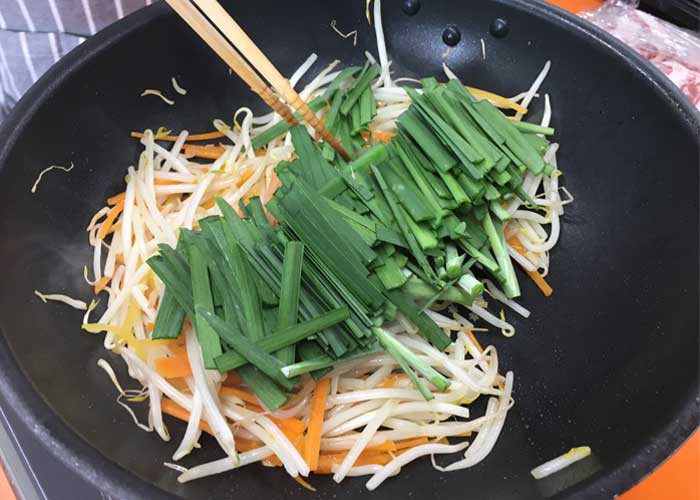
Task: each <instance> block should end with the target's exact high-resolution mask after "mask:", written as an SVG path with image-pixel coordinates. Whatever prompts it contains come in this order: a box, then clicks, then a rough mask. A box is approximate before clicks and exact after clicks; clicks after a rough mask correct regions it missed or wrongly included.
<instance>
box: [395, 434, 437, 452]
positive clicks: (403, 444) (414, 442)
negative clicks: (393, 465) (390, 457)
mask: <svg viewBox="0 0 700 500" xmlns="http://www.w3.org/2000/svg"><path fill="white" fill-rule="evenodd" d="M429 442H430V440H429V439H428V438H427V437H425V436H423V437H418V438H413V439H402V440H400V441H396V449H397V450H407V449H409V448H415V447H416V446H420V445H423V444H428V443H429Z"/></svg>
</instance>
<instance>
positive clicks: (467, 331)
mask: <svg viewBox="0 0 700 500" xmlns="http://www.w3.org/2000/svg"><path fill="white" fill-rule="evenodd" d="M462 331H463V332H464V334H465V335H466V336H467V337H469V340H471V341H472V342H474V345H475V346H476V348H477V349H479V352H484V348H483V347H481V344H479V341H478V340H476V336H475V335H474V332H472V331H471V330H462Z"/></svg>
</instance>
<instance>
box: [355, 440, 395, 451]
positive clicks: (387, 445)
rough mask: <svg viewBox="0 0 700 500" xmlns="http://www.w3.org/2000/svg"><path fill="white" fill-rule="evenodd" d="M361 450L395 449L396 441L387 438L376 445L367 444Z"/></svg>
mask: <svg viewBox="0 0 700 500" xmlns="http://www.w3.org/2000/svg"><path fill="white" fill-rule="evenodd" d="M363 451H396V443H395V442H394V441H392V440H387V441H384V442H383V443H382V444H378V445H376V446H368V447H367V448H365V449H364V450H363Z"/></svg>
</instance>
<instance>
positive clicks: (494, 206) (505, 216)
mask: <svg viewBox="0 0 700 500" xmlns="http://www.w3.org/2000/svg"><path fill="white" fill-rule="evenodd" d="M489 207H490V208H491V213H493V214H494V215H495V216H496V217H498V219H499V220H501V221H507V220H510V213H508V210H506V209H505V208H503V207H502V206H501V204H500V203H499V202H498V201H492V202H491V203H490V204H489Z"/></svg>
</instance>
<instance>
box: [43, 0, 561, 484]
mask: <svg viewBox="0 0 700 500" xmlns="http://www.w3.org/2000/svg"><path fill="white" fill-rule="evenodd" d="M374 8H375V11H374V24H375V29H376V31H377V40H378V50H379V63H377V61H376V60H375V59H374V57H373V56H372V55H371V54H369V53H367V59H368V60H367V63H366V64H364V65H363V66H356V67H355V66H353V67H348V68H345V69H342V70H336V67H337V65H338V61H335V62H333V63H332V64H330V65H329V66H328V67H326V68H324V69H323V70H322V71H321V72H320V73H318V74H317V75H316V76H315V77H314V78H313V79H312V80H311V81H310V83H308V85H306V87H305V88H304V89H303V90H302V91H301V93H300V95H301V96H302V98H303V99H305V100H306V101H307V102H308V104H309V106H310V107H311V109H312V110H313V111H314V112H316V113H317V114H318V116H319V117H320V118H322V119H323V120H325V126H326V127H327V128H328V130H329V131H330V132H331V133H332V134H333V135H334V136H335V137H337V138H338V139H339V141H340V142H341V143H342V145H343V147H344V149H345V150H346V151H348V152H349V153H350V154H351V156H352V158H353V159H352V160H351V161H349V162H346V161H344V160H343V159H342V158H340V157H339V156H338V155H337V154H336V152H335V151H334V150H333V148H332V147H330V146H329V145H328V144H325V143H323V142H317V141H316V140H315V139H314V137H313V136H311V135H310V131H309V130H307V128H306V127H305V126H303V125H295V126H293V127H292V126H290V125H289V124H288V123H286V122H284V121H281V119H280V117H279V116H277V115H275V114H274V113H270V114H268V115H264V116H254V115H253V113H252V112H251V110H250V109H248V108H241V109H239V110H238V111H237V112H236V113H235V115H234V119H233V123H232V124H227V123H225V122H224V121H221V120H215V121H214V127H215V129H216V130H215V131H213V132H207V133H203V134H189V133H188V132H187V131H182V132H180V133H179V134H176V135H173V134H172V132H171V131H170V130H165V129H164V128H160V129H158V130H157V131H156V132H155V133H154V132H153V131H151V130H146V131H145V132H143V133H140V132H139V133H136V132H135V133H133V134H132V135H133V136H135V137H137V138H139V140H140V142H141V144H142V145H143V147H144V150H143V152H142V153H141V155H140V158H139V162H138V166H137V167H136V168H134V167H130V168H129V169H128V174H127V177H126V189H125V191H124V192H123V193H120V194H118V195H116V196H114V197H112V198H110V199H109V200H107V204H106V206H105V207H104V208H102V209H101V210H99V211H98V212H97V213H96V214H95V216H94V217H93V220H92V221H91V222H90V224H89V226H88V234H89V239H90V244H91V245H92V246H93V247H94V261H93V265H92V274H93V279H92V280H91V281H90V282H91V284H92V285H93V286H94V291H95V294H96V295H98V294H101V293H106V294H107V296H108V299H107V306H106V309H105V310H104V312H103V313H102V315H101V317H100V318H99V319H97V320H94V321H93V320H91V319H90V315H91V313H92V312H93V311H94V309H95V307H96V302H95V301H93V302H92V303H91V304H90V306H89V307H88V310H87V312H86V314H85V318H84V322H83V328H84V329H85V330H87V331H89V332H92V333H98V332H105V333H106V335H105V338H104V344H105V347H106V348H107V349H109V350H111V351H112V352H113V353H115V354H116V355H118V356H120V357H121V358H122V359H123V360H124V361H125V362H126V364H127V365H128V367H129V373H130V375H131V376H132V377H133V378H134V379H136V380H138V381H139V382H140V383H141V385H142V386H143V388H142V390H127V391H125V390H123V389H122V388H121V385H120V384H119V382H118V381H117V379H116V375H115V374H114V372H113V370H112V368H111V367H110V365H109V364H108V363H107V362H106V361H105V360H100V363H99V365H100V366H101V367H102V368H103V369H105V370H106V371H107V373H108V374H109V375H110V377H111V378H112V380H113V381H114V383H115V385H116V386H117V388H118V390H119V393H120V395H119V402H120V404H122V405H123V406H125V407H126V408H127V409H128V410H129V411H130V412H131V414H132V416H134V419H135V420H136V416H135V414H134V413H133V411H132V408H131V405H139V404H147V405H148V423H147V424H142V423H140V422H138V420H137V424H138V425H139V426H140V427H141V428H143V429H145V430H147V431H152V430H155V432H156V433H157V434H158V435H159V436H160V437H161V438H162V439H164V440H166V441H168V440H170V439H171V435H170V433H169V431H168V429H167V427H166V423H165V419H164V415H169V416H171V417H174V418H176V419H180V420H183V421H185V422H187V426H186V430H185V432H184V435H183V436H180V437H179V445H178V446H177V448H176V449H175V451H174V454H173V460H174V461H178V460H180V459H182V458H183V457H185V456H186V455H188V454H190V453H194V454H196V451H194V449H195V448H196V447H198V446H200V444H204V443H205V441H204V440H203V439H202V438H201V434H202V433H203V432H204V433H207V434H210V435H212V436H213V437H214V438H215V440H216V441H217V442H218V444H219V446H220V447H221V449H222V455H223V458H221V459H220V460H217V461H215V462H210V463H204V464H201V465H198V466H195V467H192V468H189V469H186V468H184V467H182V466H180V465H177V464H172V463H167V464H166V465H167V466H169V467H171V468H174V469H176V470H178V471H179V472H180V475H179V477H178V480H179V481H181V482H185V481H189V480H193V479H196V478H200V477H204V476H208V475H212V474H218V473H222V472H225V471H228V470H232V469H235V468H238V467H241V466H243V465H247V464H251V463H254V462H262V464H263V465H267V466H274V467H284V469H285V470H286V471H287V473H288V474H289V475H290V476H292V477H294V478H295V479H297V480H298V481H299V482H300V484H302V485H303V486H305V487H308V488H313V486H311V485H310V484H308V483H307V482H306V481H305V480H304V479H303V477H306V476H308V475H309V473H310V472H315V473H318V474H333V479H334V480H335V481H337V482H340V481H342V480H343V479H344V478H345V477H346V476H361V475H368V476H370V479H369V480H368V481H367V483H366V486H367V488H369V489H374V488H376V487H377V486H379V485H380V484H381V483H382V482H383V481H384V480H386V479H387V478H388V477H390V476H393V475H395V474H397V473H398V472H399V471H400V470H401V467H403V466H404V465H405V464H407V463H409V462H411V461H413V460H415V459H417V458H419V457H422V456H425V455H431V457H435V456H436V455H443V454H445V455H453V454H455V453H458V452H459V453H460V454H461V456H460V457H459V458H457V459H456V460H454V459H453V460H452V461H451V463H449V465H446V466H440V465H437V464H436V463H435V459H434V458H433V464H434V466H435V467H436V468H438V469H440V470H444V471H451V470H458V469H464V468H467V467H471V466H473V465H475V464H477V463H479V462H480V461H481V460H483V459H484V458H485V457H486V456H487V455H488V454H489V452H490V451H491V449H492V447H493V446H494V444H495V442H496V440H497V438H498V436H499V434H500V432H501V429H502V428H503V426H504V423H505V419H506V414H507V411H508V409H509V408H510V407H511V406H512V404H513V400H512V390H513V374H512V373H511V372H507V373H506V374H505V375H501V374H500V373H499V366H498V356H497V353H496V350H495V348H494V347H492V346H488V347H486V348H483V347H482V346H481V345H480V343H479V341H478V340H477V339H476V337H475V335H474V332H475V331H482V330H484V329H483V328H475V326H474V324H473V323H472V322H473V321H474V320H476V319H481V320H483V321H484V322H485V323H486V324H490V325H492V326H495V327H497V328H499V329H501V331H502V332H503V334H504V335H507V336H510V335H513V334H514V333H515V330H514V328H513V327H512V325H511V324H510V323H508V322H507V321H506V319H505V315H504V310H503V309H500V317H499V315H496V314H493V313H492V312H489V310H488V309H487V308H488V307H489V304H488V303H487V302H486V299H488V300H489V301H490V302H491V304H492V305H493V304H498V303H500V307H504V306H505V307H508V308H510V309H511V310H513V311H514V312H516V313H518V314H520V315H522V316H525V317H527V316H528V315H529V311H528V310H527V309H525V308H524V307H523V306H522V305H520V304H518V303H517V302H515V300H514V299H516V298H517V297H519V296H520V284H519V277H518V271H516V269H515V268H516V267H519V268H521V269H522V270H523V271H524V272H525V273H526V274H525V275H527V276H529V277H530V278H532V280H533V281H534V282H535V284H536V285H537V286H538V287H539V288H540V289H541V290H542V292H543V294H544V295H545V296H549V295H551V293H552V288H551V287H550V286H549V285H548V284H547V282H546V281H545V276H546V274H547V270H548V267H549V254H548V252H549V250H550V249H551V248H552V247H553V246H554V245H555V244H556V242H557V239H558V237H559V231H560V223H559V217H560V215H561V214H562V213H563V207H564V205H565V204H566V203H568V202H570V201H572V199H571V197H570V196H568V193H567V192H566V191H565V190H564V189H563V188H560V187H559V181H558V177H559V175H560V174H561V172H560V171H559V170H558V169H557V163H556V151H557V148H558V145H557V144H552V143H550V142H549V140H548V138H549V137H551V136H552V135H553V134H554V129H552V128H550V126H549V122H550V117H551V106H550V102H549V97H548V96H545V97H544V101H545V112H544V116H543V118H542V121H541V123H540V124H534V123H530V122H525V121H522V120H521V119H522V117H523V116H525V115H526V113H528V107H529V106H530V103H531V101H532V100H533V99H534V98H536V97H538V94H537V92H538V90H539V88H540V86H541V85H542V83H543V81H544V78H545V77H546V74H547V72H548V71H549V63H548V64H547V65H546V66H545V68H544V70H543V72H542V73H541V74H540V75H539V76H538V77H537V79H536V80H535V83H534V84H533V86H532V87H531V88H530V89H529V90H528V91H527V92H525V93H523V94H521V95H520V96H516V97H514V98H512V99H508V98H504V97H501V96H497V95H495V94H492V93H489V92H485V91H482V90H478V89H472V88H469V87H465V86H464V85H463V84H462V83H461V82H460V81H459V80H458V79H457V78H456V77H455V75H454V74H452V72H451V71H449V68H447V67H446V66H445V73H446V75H447V76H448V81H447V83H440V82H438V80H437V79H435V78H424V79H423V80H420V81H416V80H412V79H396V80H392V74H391V72H390V61H389V59H388V55H387V54H386V49H385V44H384V41H383V32H382V26H381V18H380V15H379V14H380V8H381V7H380V2H379V1H376V2H375V7H374ZM315 59H316V56H315V55H312V56H311V57H310V58H309V59H308V60H307V61H306V62H305V63H304V64H303V65H302V66H301V67H300V68H299V70H298V71H297V72H296V73H295V74H294V75H293V76H292V77H291V78H290V82H291V83H292V84H293V85H297V84H298V82H299V80H300V79H301V78H302V77H303V76H304V75H306V74H307V73H308V71H309V70H310V68H311V67H312V65H313V63H314V62H315ZM402 84H405V86H402ZM182 95H184V94H182ZM203 143H205V144H203ZM561 192H564V193H567V196H568V199H565V200H562V198H561V196H560V193H561ZM547 225H549V226H550V229H549V232H547V231H546V230H545V228H544V227H545V226H547ZM103 252H106V256H105V255H103ZM87 274H88V271H87V270H86V279H87ZM47 298H48V297H47ZM492 299H493V300H492ZM491 309H492V310H493V307H491ZM496 309H498V307H497V308H496ZM464 314H467V315H469V317H465V316H464ZM481 396H483V397H485V398H487V400H488V403H487V405H486V410H485V413H484V414H483V415H480V416H474V415H472V414H471V411H470V407H469V405H470V404H471V403H472V402H473V401H474V400H476V399H477V398H479V397H481ZM123 399H125V400H126V402H124V401H123Z"/></svg>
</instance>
